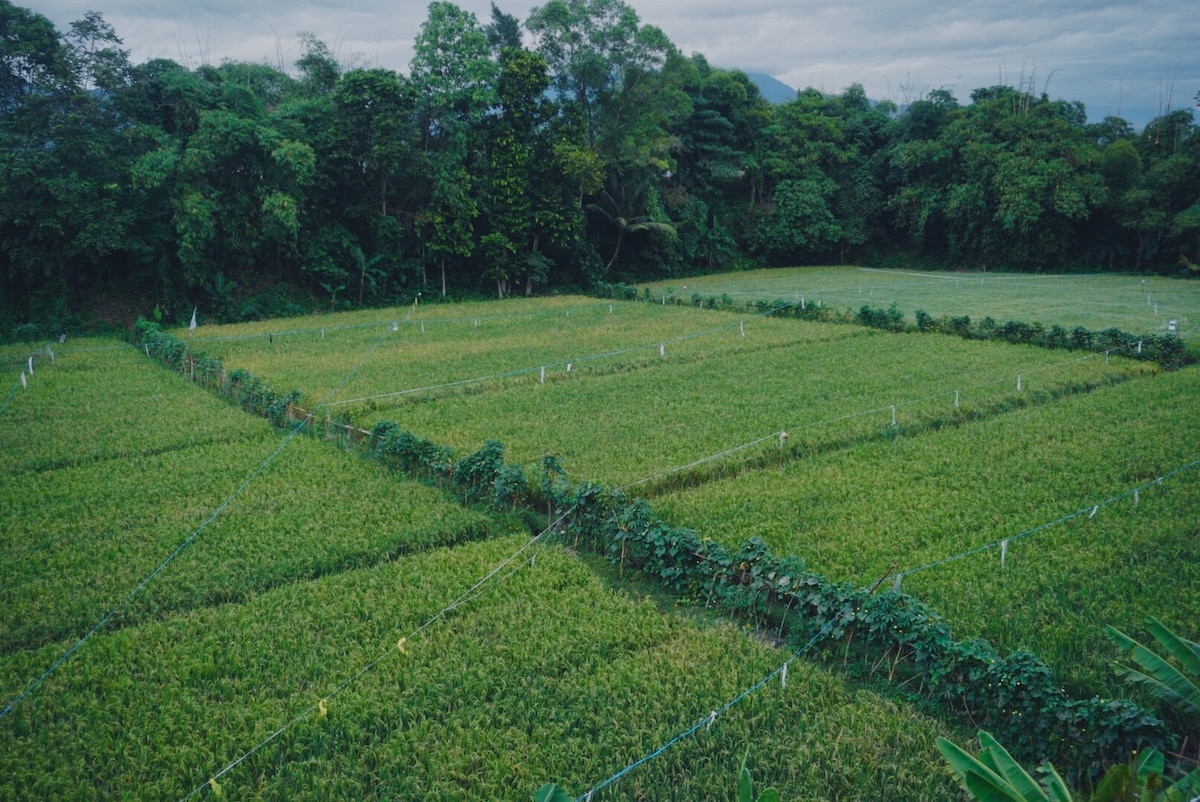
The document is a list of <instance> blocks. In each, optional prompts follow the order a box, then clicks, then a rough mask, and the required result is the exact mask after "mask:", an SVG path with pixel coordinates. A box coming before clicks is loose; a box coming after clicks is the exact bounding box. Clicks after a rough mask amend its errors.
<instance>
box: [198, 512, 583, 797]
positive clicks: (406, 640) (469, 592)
mask: <svg viewBox="0 0 1200 802" xmlns="http://www.w3.org/2000/svg"><path fill="white" fill-rule="evenodd" d="M574 511H575V508H574V507H571V508H568V509H567V510H564V511H563V512H562V513H561V514H560V515H559V516H558V518H557V519H555V521H554V522H553V523H551V524H550V525H549V526H547V527H546V528H545V529H543V530H542V531H541V532H539V533H538V534H537V535H535V536H534V537H532V538H530V539H529V540H527V541H526V542H525V543H523V544H522V545H521V547H520V548H518V549H517V550H516V551H514V552H513V553H512V554H510V555H509V556H508V557H506V558H505V559H503V560H501V561H500V562H499V563H497V564H496V566H495V567H494V568H492V570H490V571H488V572H487V573H486V574H484V575H483V577H482V578H480V579H479V581H477V582H476V583H475V584H474V585H472V586H471V587H469V588H467V589H466V590H464V591H463V592H462V593H460V594H459V595H458V596H457V597H456V598H455V599H454V600H453V601H451V602H450V603H449V604H447V605H446V606H444V607H443V608H442V609H440V610H438V611H437V612H436V613H434V614H433V615H431V616H430V617H429V618H427V619H425V621H424V622H423V623H422V624H420V625H419V626H417V627H416V628H415V629H413V630H412V631H410V632H409V633H408V634H407V635H405V636H403V637H401V638H400V639H399V640H398V641H397V642H396V644H395V645H394V646H388V648H387V649H386V650H384V651H383V652H382V653H380V654H379V656H378V657H376V658H374V659H373V660H371V661H370V662H368V663H367V664H366V665H364V666H363V667H362V668H360V669H359V670H358V671H357V672H355V673H354V674H353V675H351V676H350V678H349V679H346V680H343V681H342V683H341V684H340V685H338V686H336V687H335V688H334V689H333V690H332V691H330V692H329V693H327V694H325V695H324V696H322V697H321V698H320V699H318V700H317V701H316V702H313V703H312V704H310V705H309V706H308V707H306V708H305V709H304V710H302V711H300V712H299V713H298V714H296V715H295V716H294V717H292V719H291V720H290V721H288V722H287V723H286V724H284V725H283V726H281V727H280V728H279V729H277V730H275V731H274V732H273V733H271V734H270V735H268V736H267V737H266V738H264V739H263V740H261V741H259V742H258V743H257V744H255V745H254V746H252V747H250V748H249V749H248V750H246V751H245V752H244V753H242V754H241V755H240V756H238V757H237V758H236V759H234V760H233V761H232V762H230V763H229V764H228V765H226V766H225V767H224V768H222V769H221V770H220V771H218V772H216V773H215V774H213V775H212V776H211V777H210V778H209V779H207V780H205V781H204V782H202V783H201V784H200V785H198V786H196V787H195V788H194V789H192V791H191V792H190V793H188V794H187V795H186V796H183V797H180V798H179V802H185V801H186V800H188V799H192V798H193V797H195V796H196V795H197V794H199V793H201V792H202V791H204V789H205V788H206V787H207V788H212V789H213V790H214V791H216V790H218V789H219V788H220V785H219V784H218V783H217V780H220V779H221V778H222V777H224V776H225V775H227V774H228V773H229V772H231V771H233V770H234V769H236V768H237V767H238V766H239V765H241V764H242V763H244V762H245V761H246V760H248V759H249V758H250V757H252V756H253V755H254V754H256V753H257V752H259V751H260V750H262V749H263V748H264V747H266V746H267V745H269V744H270V743H271V742H272V741H274V740H275V739H276V738H278V737H279V736H281V735H283V734H284V733H285V732H287V731H288V730H290V729H291V728H292V727H294V726H295V725H296V724H299V723H300V722H301V721H303V720H304V719H306V718H308V717H309V716H311V715H312V714H313V712H314V711H316V712H317V714H318V715H319V716H321V717H324V716H325V715H326V713H327V711H328V709H327V707H326V704H325V703H326V702H328V701H329V700H330V699H332V698H333V697H335V696H337V695H338V694H339V693H341V692H342V691H344V690H346V689H347V688H349V687H350V686H351V685H353V684H354V683H356V682H358V680H359V679H361V678H362V677H363V676H364V675H366V674H367V673H369V672H370V671H372V670H373V669H374V668H375V667H376V666H378V665H379V664H380V663H383V662H384V661H386V660H389V659H391V658H393V657H395V656H396V654H397V653H399V654H400V655H407V654H408V651H407V646H408V645H409V644H410V643H411V642H412V641H413V640H414V639H415V638H416V637H417V636H419V635H420V634H421V633H422V632H424V631H425V630H426V629H428V628H429V627H430V626H432V625H433V624H435V623H436V622H437V621H438V620H440V619H442V618H444V617H445V616H447V615H449V614H450V613H452V612H453V611H454V610H457V609H458V608H459V607H462V606H464V605H466V604H469V603H471V602H472V601H474V600H475V599H477V598H479V597H480V596H482V595H483V593H484V592H485V591H486V590H487V589H488V587H487V586H488V584H489V583H491V581H492V579H493V578H494V577H495V576H496V575H497V574H499V573H500V572H501V571H503V570H504V569H505V568H508V567H509V566H512V567H511V569H510V570H509V571H508V572H507V573H505V574H504V575H503V576H502V577H500V579H499V580H497V582H496V583H495V584H502V583H503V582H504V581H505V580H507V579H508V578H509V577H510V576H512V575H513V574H515V573H516V572H517V571H519V570H521V568H522V567H524V566H525V564H526V561H525V560H521V563H520V564H518V565H515V566H514V565H513V563H515V562H516V561H517V559H518V558H520V557H521V555H522V554H523V553H524V552H526V551H527V550H529V549H530V548H532V547H533V546H535V545H536V546H537V550H535V551H534V553H533V555H532V556H531V557H530V558H529V561H528V565H529V566H530V567H533V565H534V562H535V561H536V558H537V555H538V552H540V551H541V549H542V548H543V547H544V546H545V545H546V542H547V540H548V538H547V537H546V535H547V534H549V533H551V532H553V531H555V529H556V528H557V527H558V526H559V525H560V524H561V523H562V522H563V521H564V520H566V518H567V517H568V516H569V515H570V514H571V513H573V512H574Z"/></svg>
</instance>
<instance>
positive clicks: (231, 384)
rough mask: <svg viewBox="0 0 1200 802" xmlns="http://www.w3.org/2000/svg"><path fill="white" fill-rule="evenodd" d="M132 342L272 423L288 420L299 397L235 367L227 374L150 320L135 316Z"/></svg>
mask: <svg viewBox="0 0 1200 802" xmlns="http://www.w3.org/2000/svg"><path fill="white" fill-rule="evenodd" d="M131 340H132V342H133V344H134V345H137V346H140V347H141V348H143V349H144V350H145V351H146V356H148V357H151V358H153V359H157V360H159V361H160V362H162V363H163V364H164V365H166V366H167V367H169V368H171V369H172V370H174V371H175V372H176V373H179V374H180V375H183V376H186V377H188V378H189V379H191V380H192V381H194V382H197V383H199V384H202V385H204V386H205V387H207V388H208V389H210V390H216V391H217V392H219V393H220V394H221V395H222V396H224V397H225V398H227V399H229V400H230V401H232V402H233V403H235V404H237V405H238V406H240V407H241V408H242V409H244V410H246V411H247V412H252V413H254V414H255V415H261V416H262V417H264V418H267V419H268V420H270V421H271V422H272V423H274V424H275V425H276V426H282V425H283V424H285V423H286V422H287V420H288V416H289V413H290V410H291V408H292V407H293V406H294V405H295V404H296V402H298V401H299V400H300V391H299V390H292V391H291V392H288V393H282V394H281V393H277V392H275V391H274V390H272V389H271V388H270V387H269V386H267V384H266V382H264V381H263V380H262V379H259V378H258V377H256V376H252V375H250V373H248V372H247V371H245V370H242V369H241V368H238V369H236V370H232V371H230V372H229V373H226V372H225V366H224V365H223V364H222V363H221V360H220V359H217V358H216V357H214V356H210V355H208V354H206V353H205V352H203V351H191V350H189V349H188V347H187V344H186V343H185V342H184V341H183V340H181V339H179V338H178V337H176V336H174V335H171V334H168V333H167V332H165V331H163V330H162V327H161V326H159V325H158V324H157V323H154V322H153V321H149V320H144V319H139V320H138V322H137V323H136V324H134V327H133V331H132V333H131Z"/></svg>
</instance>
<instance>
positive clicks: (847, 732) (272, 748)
mask: <svg viewBox="0 0 1200 802" xmlns="http://www.w3.org/2000/svg"><path fill="white" fill-rule="evenodd" d="M526 542H527V537H526V536H516V537H509V538H503V539H499V540H495V541H488V542H485V543H476V544H468V545H464V546H460V547H456V548H454V549H449V550H439V551H433V552H427V553H423V554H419V555H410V556H406V557H401V558H398V559H397V560H395V561H393V562H391V563H387V564H383V565H378V566H375V567H373V568H368V569H362V570H357V571H349V572H344V573H341V574H338V575H332V576H327V577H322V578H320V579H318V580H315V581H313V582H308V583H300V584H293V585H288V586H284V587H279V588H276V589H273V590H271V591H268V592H265V593H262V594H259V595H255V596H253V597H250V598H247V599H246V600H245V601H244V602H243V603H240V604H231V605H224V606H221V607H215V608H204V609H198V610H193V611H191V612H189V613H187V614H184V615H179V616H176V617H172V618H169V619H165V620H163V621H153V622H146V623H144V624H142V625H141V626H137V627H130V628H126V629H123V630H120V631H117V632H111V633H104V634H102V635H100V636H97V638H96V640H95V641H94V642H93V643H91V644H89V647H88V649H87V651H86V652H84V653H81V654H80V655H79V659H77V660H76V661H74V662H73V663H72V664H71V670H70V671H62V672H59V673H56V674H55V675H53V676H52V677H51V678H50V679H49V680H47V684H46V688H45V691H44V693H41V694H39V696H38V698H37V699H36V700H35V701H34V703H32V704H27V705H24V706H22V707H21V708H19V712H18V714H14V715H10V716H8V717H6V718H4V719H0V798H5V799H16V798H29V797H30V796H40V797H61V796H72V797H75V798H82V799H91V798H109V797H112V796H118V795H125V796H127V797H132V798H146V799H161V798H180V797H182V796H184V795H187V794H190V793H192V792H193V791H195V792H198V793H197V796H198V797H210V796H211V795H212V791H213V790H214V788H216V787H219V788H221V790H222V792H223V793H224V794H225V795H226V796H227V797H229V798H236V797H242V796H246V795H253V796H255V797H256V798H261V799H264V800H273V799H289V800H304V799H329V798H355V799H377V800H382V799H395V798H411V799H415V798H420V799H460V798H470V799H496V800H523V801H527V800H528V799H529V797H530V796H531V795H532V794H533V793H534V792H535V789H537V788H538V787H539V785H541V784H542V783H543V782H544V781H545V778H548V777H549V778H555V782H557V783H558V784H559V785H560V786H561V787H565V788H573V789H585V788H588V787H593V786H595V785H597V784H599V783H601V782H602V781H604V780H605V779H606V778H608V777H610V776H611V775H613V774H614V773H615V772H617V771H619V770H620V769H622V768H623V767H624V766H626V765H628V764H630V763H632V762H633V761H635V760H637V759H639V758H641V757H643V756H645V755H648V754H650V753H651V752H652V751H654V750H655V749H657V748H658V747H659V746H661V745H662V744H664V743H666V742H667V741H669V740H670V739H671V738H672V737H673V736H675V735H676V734H677V733H679V732H680V731H682V730H683V729H685V728H687V727H689V726H690V725H691V724H693V723H694V722H695V721H697V720H700V719H703V718H706V717H708V715H709V711H711V710H713V709H716V708H718V707H720V706H721V704H722V703H723V702H725V701H726V700H728V699H731V698H733V697H734V696H735V695H737V694H738V693H740V692H741V691H742V690H744V689H745V688H747V687H749V686H750V685H752V684H754V683H755V682H757V681H758V680H759V679H761V678H762V677H763V676H765V675H766V674H767V673H768V672H770V671H771V670H773V669H774V668H775V667H777V666H778V664H779V662H780V661H781V660H782V659H783V655H782V654H781V653H780V652H779V651H778V650H777V649H775V648H773V647H771V646H769V645H767V644H765V643H763V642H761V641H759V640H757V639H754V638H747V637H746V636H745V634H744V632H743V631H741V630H740V629H738V628H736V627H733V626H730V625H726V624H714V623H707V624H706V623H703V622H701V621H696V620H693V619H691V618H688V617H685V616H682V615H680V614H677V613H671V612H666V613H664V612H663V611H661V610H660V609H658V608H657V607H656V606H655V605H654V604H653V603H651V602H649V601H639V600H637V599H634V598H632V597H631V596H630V595H628V594H626V593H623V592H614V591H613V590H612V589H610V588H609V587H607V586H606V585H605V584H604V583H603V582H602V581H601V580H599V579H598V578H597V577H596V576H595V575H594V573H593V572H592V571H591V569H590V568H588V567H587V566H586V565H585V564H584V563H582V562H581V561H580V560H578V559H577V558H574V557H572V556H570V555H569V554H568V553H567V552H566V551H565V550H563V549H562V548H559V547H545V548H542V549H540V550H539V551H538V552H537V559H536V562H535V563H534V564H533V565H529V563H528V562H525V563H522V564H521V566H522V567H521V568H520V570H517V571H515V572H512V573H510V574H505V575H504V577H503V578H502V579H498V580H497V582H496V583H495V585H494V586H490V585H489V586H487V587H485V588H484V592H483V593H482V595H479V596H478V597H477V598H475V599H474V600H473V601H471V602H470V603H469V604H467V605H464V606H460V607H458V608H456V609H455V610H454V611H452V612H451V613H447V614H445V615H443V616H442V617H441V618H439V619H437V621H436V622H434V623H431V624H430V625H428V626H424V627H423V626H422V625H423V623H424V622H426V621H429V620H430V619H431V617H432V616H435V615H436V614H438V612H439V611H440V610H442V609H443V608H444V606H445V605H447V604H448V603H449V602H450V601H451V600H453V599H455V598H457V597H458V596H460V594H462V593H463V592H464V591H466V590H467V589H468V588H470V587H471V586H472V585H473V584H474V583H475V582H476V580H477V578H478V577H481V576H483V575H485V574H486V573H488V572H489V571H490V570H491V569H492V568H494V567H495V566H496V565H497V564H498V563H499V562H500V561H501V560H503V559H505V558H506V556H507V555H510V554H511V553H512V552H513V551H514V550H515V549H516V548H518V547H519V546H521V545H523V544H524V543H526ZM402 636H406V637H407V641H406V648H405V650H404V651H403V652H401V651H400V650H398V649H397V648H396V642H397V639H398V638H399V637H402ZM54 649H55V647H52V646H48V647H46V648H44V649H41V650H38V651H36V652H23V653H17V654H13V655H8V656H5V657H3V658H0V686H2V687H5V688H8V687H11V686H12V685H13V684H14V678H20V677H24V676H27V675H28V673H29V671H30V670H31V668H32V667H34V666H37V665H40V664H41V663H42V661H44V659H45V657H46V656H47V654H48V653H52V652H53V651H54ZM368 664H374V667H373V668H371V669H369V670H367V671H365V672H363V668H364V666H367V665H368ZM792 669H793V670H792V672H791V673H790V676H789V679H788V681H787V685H786V687H783V686H782V685H781V683H778V682H776V683H772V684H771V685H770V686H768V687H765V688H762V689H761V690H760V691H758V692H757V693H756V694H754V695H752V696H749V697H747V698H746V699H745V700H744V701H742V703H741V704H739V705H737V706H736V707H734V708H731V709H730V710H729V711H727V712H726V713H725V714H723V715H722V716H721V717H720V718H718V720H717V721H716V722H714V723H713V725H712V727H711V728H706V729H704V730H703V731H702V732H700V733H697V735H696V737H694V738H691V739H688V740H686V741H682V742H680V743H679V744H678V745H676V746H675V747H674V748H672V749H671V750H669V751H667V752H665V753H663V754H662V755H661V756H660V757H658V758H657V759H655V760H652V761H650V762H648V763H646V764H645V765H644V766H642V767H640V768H639V769H638V770H637V771H636V772H635V773H633V774H630V775H629V776H628V777H626V778H624V779H623V780H622V781H621V782H619V783H616V784H614V785H612V786H609V787H608V788H606V789H605V790H603V791H601V792H599V793H597V794H596V795H595V796H594V798H595V799H623V798H629V797H630V796H633V795H638V794H641V795H644V796H647V797H651V798H658V799H672V798H674V799H701V798H723V797H727V796H729V794H730V777H732V776H734V775H735V772H736V771H737V768H738V765H739V761H740V759H741V756H742V755H743V754H744V753H745V752H746V750H747V749H749V750H750V753H751V754H752V755H753V756H754V759H753V761H751V763H752V765H750V766H749V768H750V769H751V770H752V771H753V772H754V774H755V776H756V777H759V778H761V780H762V782H764V783H768V784H770V785H772V786H774V787H775V788H777V789H779V791H780V793H781V795H783V796H784V797H785V798H789V799H805V798H830V797H831V796H836V797H837V798H839V799H847V800H871V799H879V798H882V797H884V796H886V797H887V798H889V799H898V800H914V801H915V800H933V799H953V798H955V793H956V792H955V789H954V787H953V783H952V778H951V777H950V776H949V774H948V773H943V772H936V771H929V766H930V765H931V763H932V761H934V760H935V759H936V754H937V753H936V750H935V740H936V738H937V736H938V735H955V734H956V733H954V732H952V731H949V730H947V729H946V728H945V727H942V726H939V725H937V724H936V723H934V722H932V721H930V720H929V719H926V718H924V717H922V716H920V715H918V714H916V713H914V712H913V711H911V710H909V709H906V708H904V707H901V706H898V705H896V704H895V703H893V702H889V701H887V700H884V699H881V698H880V697H878V696H876V695H874V694H872V693H870V692H867V691H864V690H855V689H854V688H852V687H850V686H848V685H847V684H846V683H844V682H843V681H842V680H840V679H837V678H836V677H834V676H832V675H830V674H829V673H828V672H825V671H823V670H821V669H818V668H815V667H812V666H808V665H804V664H802V663H799V662H797V663H794V664H793V665H792ZM360 672H363V673H360ZM356 675H357V679H356V680H355V681H354V682H352V683H350V684H346V683H347V680H348V679H350V678H352V677H355V676H356ZM305 711H308V712H307V713H306V712H305ZM322 711H324V712H323V713H322ZM289 722H290V726H289ZM281 728H284V729H283V731H282V732H281V733H279V734H278V735H276V736H275V737H273V738H271V736H272V735H273V734H275V733H277V732H278V731H279V730H280V729H281ZM256 747H258V748H256ZM225 769H228V770H227V771H225ZM210 779H212V780H214V783H213V784H210V783H209V781H210Z"/></svg>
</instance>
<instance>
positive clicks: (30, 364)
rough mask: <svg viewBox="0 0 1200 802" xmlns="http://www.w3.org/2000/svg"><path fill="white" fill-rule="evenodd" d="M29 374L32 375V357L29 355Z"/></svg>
mask: <svg viewBox="0 0 1200 802" xmlns="http://www.w3.org/2000/svg"><path fill="white" fill-rule="evenodd" d="M29 375H30V376H32V375H33V357H29Z"/></svg>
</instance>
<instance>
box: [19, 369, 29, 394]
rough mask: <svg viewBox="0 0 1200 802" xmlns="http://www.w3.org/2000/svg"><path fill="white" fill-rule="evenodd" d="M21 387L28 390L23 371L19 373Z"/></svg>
mask: <svg viewBox="0 0 1200 802" xmlns="http://www.w3.org/2000/svg"><path fill="white" fill-rule="evenodd" d="M21 387H23V388H24V389H26V390H28V389H29V384H28V382H26V381H25V371H21Z"/></svg>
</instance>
